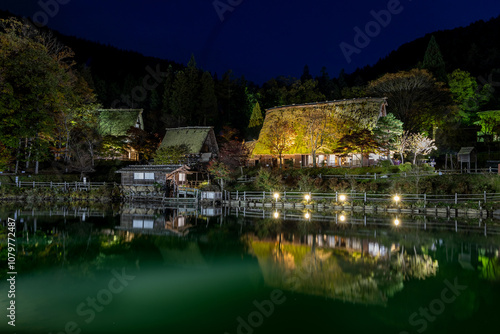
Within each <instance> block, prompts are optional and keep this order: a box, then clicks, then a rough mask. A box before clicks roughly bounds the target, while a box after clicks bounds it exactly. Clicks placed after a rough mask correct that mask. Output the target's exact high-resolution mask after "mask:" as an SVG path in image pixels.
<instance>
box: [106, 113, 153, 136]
mask: <svg viewBox="0 0 500 334" xmlns="http://www.w3.org/2000/svg"><path fill="white" fill-rule="evenodd" d="M137 124H138V126H137ZM130 127H138V128H140V129H141V130H144V123H143V120H142V109H100V110H99V132H100V133H101V135H103V136H125V135H127V130H128V129H130Z"/></svg>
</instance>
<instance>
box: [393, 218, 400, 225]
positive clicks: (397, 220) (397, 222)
mask: <svg viewBox="0 0 500 334" xmlns="http://www.w3.org/2000/svg"><path fill="white" fill-rule="evenodd" d="M399 223H400V222H399V219H397V218H396V219H394V225H396V226H399Z"/></svg>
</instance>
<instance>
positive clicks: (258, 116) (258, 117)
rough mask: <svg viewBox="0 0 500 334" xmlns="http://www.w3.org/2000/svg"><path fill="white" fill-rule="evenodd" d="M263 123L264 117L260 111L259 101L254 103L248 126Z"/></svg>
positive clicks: (251, 126) (252, 126)
mask: <svg viewBox="0 0 500 334" xmlns="http://www.w3.org/2000/svg"><path fill="white" fill-rule="evenodd" d="M263 123H264V118H263V117H262V111H261V110H260V104H259V102H257V103H255V105H254V106H253V109H252V115H251V116H250V122H249V123H248V127H249V128H255V127H260V126H262V124H263Z"/></svg>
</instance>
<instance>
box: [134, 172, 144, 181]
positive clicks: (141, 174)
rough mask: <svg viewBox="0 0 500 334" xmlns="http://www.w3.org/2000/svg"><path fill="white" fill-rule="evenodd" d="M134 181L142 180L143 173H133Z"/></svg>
mask: <svg viewBox="0 0 500 334" xmlns="http://www.w3.org/2000/svg"><path fill="white" fill-rule="evenodd" d="M134 180H144V173H134Z"/></svg>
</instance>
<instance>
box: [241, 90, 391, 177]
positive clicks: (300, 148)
mask: <svg viewBox="0 0 500 334" xmlns="http://www.w3.org/2000/svg"><path fill="white" fill-rule="evenodd" d="M386 107H387V99H386V98H371V97H367V98H357V99H350V100H338V101H326V102H317V103H307V104H300V105H288V106H281V107H275V108H271V109H268V110H266V117H265V119H264V124H263V126H262V130H261V132H260V134H259V138H258V140H257V141H256V142H250V143H249V145H248V146H249V147H250V151H251V152H252V153H251V156H250V159H249V161H248V164H249V165H263V166H274V167H276V166H278V165H279V155H281V159H282V162H283V166H284V167H295V168H300V167H308V166H312V165H313V162H314V160H316V165H317V166H331V167H334V166H342V165H349V166H356V165H362V164H363V165H371V164H374V163H375V162H376V161H378V160H379V159H380V158H383V157H382V156H381V155H379V154H377V153H372V152H367V153H365V154H362V153H358V152H353V153H350V154H348V155H346V154H338V153H337V154H335V153H334V152H333V147H332V146H333V145H332V142H334V141H335V140H338V139H339V138H340V137H342V135H344V134H346V133H348V132H349V131H352V130H353V129H355V130H372V129H373V128H374V127H375V125H376V124H377V121H378V119H379V118H380V117H384V116H386V115H387V112H386ZM287 136H288V137H287ZM280 145H281V146H280ZM280 148H281V149H282V152H281V154H279V152H278V150H279V149H280ZM313 149H314V154H313V153H312V151H313ZM384 158H385V157H384Z"/></svg>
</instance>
